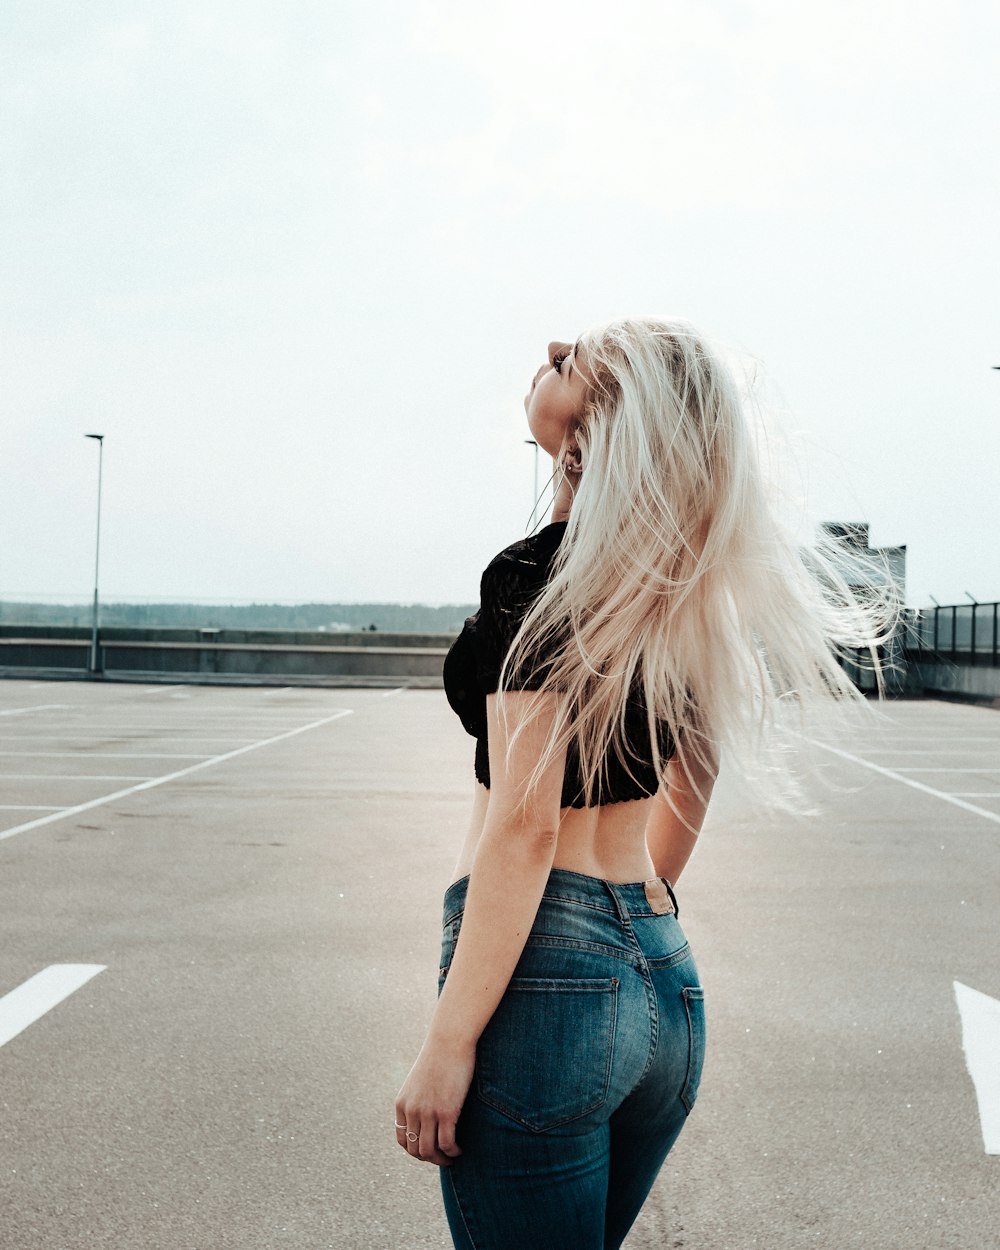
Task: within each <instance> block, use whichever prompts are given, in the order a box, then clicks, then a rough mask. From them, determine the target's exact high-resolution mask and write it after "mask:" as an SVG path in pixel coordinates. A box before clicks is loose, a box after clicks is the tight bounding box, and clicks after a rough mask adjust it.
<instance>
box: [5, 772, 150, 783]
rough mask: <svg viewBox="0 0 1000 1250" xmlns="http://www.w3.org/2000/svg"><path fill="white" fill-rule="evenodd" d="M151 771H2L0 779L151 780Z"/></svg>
mask: <svg viewBox="0 0 1000 1250" xmlns="http://www.w3.org/2000/svg"><path fill="white" fill-rule="evenodd" d="M152 779H153V774H151V773H0V781H151V780H152Z"/></svg>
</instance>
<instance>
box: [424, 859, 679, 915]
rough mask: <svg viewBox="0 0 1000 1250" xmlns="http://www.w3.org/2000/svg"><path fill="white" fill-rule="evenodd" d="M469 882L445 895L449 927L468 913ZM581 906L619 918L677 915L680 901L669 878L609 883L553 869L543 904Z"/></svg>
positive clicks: (462, 879)
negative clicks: (547, 901)
mask: <svg viewBox="0 0 1000 1250" xmlns="http://www.w3.org/2000/svg"><path fill="white" fill-rule="evenodd" d="M468 886H469V878H468V877H467V876H466V877H460V878H459V880H458V881H455V882H453V883H452V884H451V885H450V886H449V887H448V889H447V890H446V891H445V895H444V923H445V924H449V923H450V922H451V921H452V920H454V919H455V918H456V916H458V915H460V914H461V913H462V912H463V911H464V910H465V893H466V890H467V889H468ZM546 899H548V900H549V901H551V902H559V903H577V904H579V905H580V906H583V907H591V908H594V909H595V910H597V911H606V912H609V913H611V914H612V915H617V916H663V915H666V914H673V915H675V916H676V915H677V912H678V908H677V898H676V896H675V895H674V891H673V888H672V887H671V885H670V882H669V881H668V880H667V879H666V877H650V878H649V879H648V880H647V881H629V882H625V883H623V882H620V881H605V880H603V879H602V878H601V877H588V876H586V875H585V874H584V873H581V872H570V870H569V869H568V868H553V869H552V871H551V872H550V873H549V878H548V880H547V881H546V883H545V889H544V890H543V891H542V903H543V904H544V903H545V901H546Z"/></svg>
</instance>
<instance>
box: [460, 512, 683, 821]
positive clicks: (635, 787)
mask: <svg viewBox="0 0 1000 1250" xmlns="http://www.w3.org/2000/svg"><path fill="white" fill-rule="evenodd" d="M565 532H566V522H565V521H553V522H552V524H551V525H546V526H545V528H544V529H542V530H539V532H538V533H537V534H534V535H532V536H531V537H530V538H522V539H520V540H519V541H518V542H516V543H512V544H511V545H510V546H509V547H506V548H505V549H504V550H503V551H501V552H500V554H499V555H498V556H496V557H495V558H494V559H493V560H491V561H490V563H489V564H488V565H487V566H486V570H485V572H484V573H483V577H482V581H481V583H480V589H479V594H480V606H479V611H478V612H476V613H475V614H474V615H472V616H470V617H469V618H468V619H467V620H466V622H465V625H464V627H463V629H462V632H461V633H460V634H459V636H458V637H457V638H456V639H455V641H454V642H453V643H452V645H451V648H450V650H449V651H448V655H447V656H446V658H445V662H444V689H445V694H446V695H447V698H448V702H449V703H450V704H451V706H452V708H453V709H454V711H455V712H457V714H458V716H459V718H460V720H461V722H462V724H463V725H464V726H465V729H466V731H467V732H468V733H470V734H471V735H472V736H473V737H474V738H475V739H476V766H475V767H476V779H477V780H478V781H481V782H482V784H483V785H484V786H486V788H487V789H489V785H490V757H489V743H488V739H487V731H486V696H487V695H488V694H494V693H495V692H496V689H497V686H498V684H499V680H500V668H501V665H502V664H503V661H504V659H505V657H506V655H507V652H508V651H509V650H510V646H511V643H512V642H513V641H514V637H515V635H516V634H517V631H518V629H519V628H520V626H521V622H522V621H523V619H524V617H525V614H526V613H527V611H528V609H529V608H530V607H531V605H532V603H534V601H535V599H537V597H538V596H539V595H540V594H541V592H542V590H543V589H544V587H545V583H546V581H547V580H548V577H549V573H550V572H551V569H552V561H553V558H554V557H555V554H556V551H557V550H558V548H559V543H560V542H561V541H562V537H563V535H564V534H565ZM528 667H529V668H531V667H533V666H528ZM539 685H540V678H539V673H538V671H537V670H536V671H534V672H531V671H524V670H522V671H519V672H518V673H516V674H514V675H513V677H512V679H511V681H510V683H509V685H508V688H509V689H514V690H537V689H538V687H539ZM625 737H626V755H627V759H628V769H626V768H625V767H624V765H623V764H622V761H621V760H620V759H619V758H618V753H617V752H616V751H615V750H614V749H613V748H610V749H609V750H608V753H607V755H606V757H605V760H604V763H603V766H602V769H601V773H600V777H599V780H598V788H597V793H596V795H595V804H598V803H599V804H603V803H624V802H627V801H628V800H630V799H643V798H648V797H649V796H650V795H652V794H655V793H656V790H657V785H658V782H657V777H656V770H655V768H654V767H653V763H652V761H651V760H650V759H649V729H648V727H647V725H646V712H645V703H644V700H643V698H642V695H641V692H639V691H635V692H634V693H633V694H632V695H631V696H630V698H629V703H628V707H627V709H626V717H625ZM660 749H661V752H662V754H663V757H664V759H666V758H667V757H668V756H670V755H671V754H673V744H672V742H671V738H670V733H669V730H667V728H666V725H665V724H664V723H662V722H661V727H660ZM629 769H631V772H632V774H633V776H629ZM561 806H562V807H586V806H587V801H586V796H585V795H584V793H583V782H582V779H581V777H580V767H579V756H578V754H577V752H576V747H575V744H574V743H570V745H569V748H568V750H567V752H566V770H565V775H564V777H563V789H562V799H561Z"/></svg>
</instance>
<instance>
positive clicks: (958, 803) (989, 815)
mask: <svg viewBox="0 0 1000 1250" xmlns="http://www.w3.org/2000/svg"><path fill="white" fill-rule="evenodd" d="M803 736H804V735H803ZM805 741H806V742H811V743H812V744H813V746H817V747H819V748H820V749H821V750H823V751H829V752H830V754H831V755H839V756H840V757H841V759H845V760H850V761H851V763H852V764H860V765H861V767H862V768H870V769H871V770H872V772H873V773H881V775H882V776H883V777H891V778H892V779H893V781H901V782H902V783H903V785H904V786H912V787H913V789H914V790H920V791H921V793H923V794H932V795H933V796H934V797H935V798H936V799H943V800H944V801H945V802H946V803H953V804H954V805H955V807H961V808H962V809H963V810H964V811H967V812H974V813H975V814H976V815H977V816H985V817H986V819H987V820H993V821H996V823H997V824H998V825H1000V814H998V813H997V812H990V811H987V809H986V808H985V807H977V806H976V805H975V804H974V803H966V801H965V800H964V799H960V798H957V797H956V796H955V795H953V794H947V793H946V792H945V791H944V790H935V789H934V788H933V786H925V785H924V783H923V782H922V781H914V779H913V778H912V777H904V776H903V774H902V773H899V772H894V771H893V770H892V769H891V768H883V767H882V765H881V764H873V763H872V762H871V760H865V759H862V758H861V756H860V755H852V754H851V753H850V751H842V750H841V749H840V748H839V747H832V746H829V745H828V744H827V743H825V742H819V741H817V740H816V739H815V738H806V739H805ZM912 771H916V770H912ZM928 771H932V772H938V771H941V770H938V769H931V770H928ZM954 771H956V772H957V771H958V770H957V769H956V770H954ZM972 771H987V772H994V771H995V769H986V770H972ZM2 836H3V835H2V834H0V837H2Z"/></svg>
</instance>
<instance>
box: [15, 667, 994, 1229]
mask: <svg viewBox="0 0 1000 1250" xmlns="http://www.w3.org/2000/svg"><path fill="white" fill-rule="evenodd" d="M817 758H818V759H820V760H821V761H824V764H825V767H824V775H823V778H822V779H821V780H816V781H810V782H809V790H810V795H811V799H812V802H813V805H814V807H815V813H814V814H813V815H812V816H810V817H808V818H801V817H800V818H793V817H789V816H783V815H777V816H776V815H774V814H763V813H762V812H761V811H760V809H759V807H757V806H755V805H754V804H753V803H751V802H750V801H749V800H748V799H747V798H746V796H744V795H742V794H741V793H740V792H739V791H738V789H737V788H736V787H735V786H734V785H732V783H731V782H730V781H728V780H726V779H725V777H724V778H723V781H722V782H721V784H720V788H719V791H718V793H717V797H716V800H715V801H714V803H713V807H712V811H711V813H710V817H709V821H708V824H707V827H706V829H705V831H704V833H703V835H702V838H701V843H700V846H699V848H698V850H697V852H696V854H695V857H694V859H693V860H692V862H691V864H690V866H689V868H688V870H687V872H686V873H685V875H684V878H683V880H682V881H681V883H680V889H679V891H678V893H679V896H680V904H681V922H682V924H683V925H684V927H685V929H686V931H687V933H688V936H689V938H690V940H691V942H692V945H693V947H694V949H695V952H696V956H697V958H698V961H699V965H700V969H701V975H702V979H703V982H704V984H705V987H706V1003H707V1011H708V1023H709V1030H710V1035H709V1057H708V1063H707V1065H706V1071H705V1076H704V1080H703V1084H702V1090H701V1095H700V1098H699V1102H698V1105H697V1107H696V1109H695V1111H694V1113H693V1115H692V1117H691V1121H690V1124H689V1125H688V1127H687V1129H686V1130H685V1133H684V1134H683V1135H682V1138H681V1140H680V1143H679V1144H678V1146H677V1148H676V1150H675V1152H674V1153H673V1155H672V1156H671V1158H670V1160H669V1161H668V1164H667V1167H666V1168H665V1170H664V1172H663V1174H662V1175H661V1177H660V1179H659V1181H658V1183H657V1186H656V1188H655V1190H654V1193H653V1195H652V1197H651V1199H650V1201H649V1203H648V1204H647V1208H646V1210H645V1211H644V1213H643V1215H642V1216H641V1218H640V1220H639V1222H638V1224H637V1225H636V1227H635V1229H634V1231H633V1233H632V1235H631V1236H630V1238H629V1240H628V1242H627V1243H626V1246H627V1248H628V1250H646V1248H649V1250H652V1248H653V1247H657V1248H659V1247H663V1246H671V1247H680V1246H684V1247H689V1248H690V1250H746V1248H749V1247H754V1246H758V1247H761V1248H762V1250H793V1248H794V1250H800V1248H801V1247H807V1246H818V1247H823V1248H824V1250H826V1248H828V1247H836V1248H837V1250H844V1248H846V1247H852V1246H857V1247H861V1248H864V1250H980V1248H984V1250H985V1247H987V1246H993V1245H997V1244H1000V1157H997V1156H996V1155H993V1154H988V1153H986V1151H985V1149H984V1144H985V1143H984V1132H986V1131H988V1126H989V1122H990V1120H989V1117H990V1115H991V1105H992V1104H989V1102H988V1100H987V1103H986V1104H984V1106H983V1107H982V1108H981V1107H980V1106H979V1105H977V1098H976V1091H975V1088H974V1086H973V1082H972V1080H971V1079H970V1075H969V1071H968V1069H967V1065H966V1057H965V1054H964V1052H963V1035H962V1027H961V1021H960V1016H959V1011H958V1008H957V1006H956V992H955V988H954V983H955V982H956V981H957V982H959V983H961V984H962V985H965V986H968V987H970V988H971V989H972V990H975V991H978V992H979V993H980V994H982V995H988V996H990V997H992V998H994V999H995V998H1000V926H998V920H997V918H998V916H1000V714H998V713H997V712H996V711H995V710H990V709H986V708H982V707H977V706H969V705H963V704H956V703H944V702H930V701H928V702H916V701H913V702H897V703H892V704H889V705H887V707H886V708H885V710H884V712H883V713H882V715H881V720H879V719H878V718H877V717H873V718H872V719H871V721H870V723H869V724H868V725H867V727H864V728H862V729H860V730H858V731H857V732H855V733H853V734H852V735H851V736H850V738H849V740H845V739H841V740H839V741H838V742H836V743H835V744H833V749H829V748H822V749H819V750H818V752H817ZM473 784H474V783H473V781H472V740H471V739H470V738H468V737H467V736H466V735H465V734H464V732H463V731H462V729H461V726H460V725H459V723H458V721H457V719H456V718H455V717H454V716H453V715H452V713H451V712H450V710H449V709H448V707H447V704H446V703H445V700H444V697H443V695H442V693H441V692H440V691H436V690H411V689H395V690H392V689H390V690H379V689H360V690H352V689H338V690H330V689H308V688H297V687H296V688H286V689H283V688H220V687H212V686H195V685H176V686H171V685H162V684H161V685H152V686H142V685H119V684H111V683H95V682H72V681H60V682H32V681H19V680H11V681H5V682H2V683H0V909H2V914H3V917H4V922H3V932H4V940H3V946H2V953H0V1071H2V1078H0V1079H2V1082H3V1103H4V1107H3V1132H2V1134H0V1176H2V1178H3V1182H2V1195H3V1196H2V1203H3V1217H2V1223H0V1245H2V1246H3V1247H4V1250H6V1247H8V1246H9V1247H11V1250H14V1248H16V1250H22V1248H23V1250H33V1248H34V1247H56V1246H58V1247H60V1250H84V1248H86V1250H98V1248H99V1247H115V1250H121V1248H122V1247H133V1246H134V1247H140V1246H141V1247H143V1250H188V1248H191V1250H221V1248H223V1247H228V1246H233V1247H236V1246H239V1247H241V1248H242V1250H251V1248H254V1247H261V1248H263V1247H268V1248H269V1250H270V1248H271V1247H282V1246H289V1247H302V1248H306V1247H308V1248H309V1250H318V1248H320V1247H338V1250H339V1248H341V1247H343V1248H345V1250H369V1248H370V1250H389V1247H403V1248H405V1250H418V1248H423V1247H427V1248H433V1250H445V1248H446V1247H448V1246H449V1245H450V1242H449V1239H448V1236H447V1232H446V1229H445V1225H444V1219H443V1215H442V1214H441V1210H440V1203H439V1199H438V1192H437V1177H436V1175H435V1172H434V1169H432V1168H431V1167H429V1166H426V1165H423V1166H422V1165H418V1164H414V1163H413V1162H412V1161H411V1160H410V1159H408V1158H407V1157H406V1156H405V1155H404V1154H403V1152H402V1151H400V1150H399V1148H398V1146H397V1145H396V1142H395V1134H394V1132H393V1129H392V1120H393V1100H394V1097H395V1093H396V1090H397V1088H398V1086H399V1084H400V1083H401V1081H402V1079H403V1077H404V1075H405V1073H406V1071H407V1069H408V1066H409V1064H410V1062H411V1061H412V1059H413V1058H414V1057H415V1054H416V1051H417V1049H418V1047H419V1045H420V1042H421V1040H422V1034H423V1030H424V1028H425V1026H426V1022H427V1020H428V1017H429V1015H430V1012H431V1009H432V1006H433V1001H434V992H435V984H436V974H437V966H438V945H439V935H438V921H439V903H440V896H441V893H442V891H443V889H444V887H445V885H446V884H447V882H448V881H449V879H450V871H451V868H452V864H453V862H454V859H455V856H456V853H457V847H458V842H459V839H460V837H461V835H462V833H463V831H464V827H465V823H466V820H467V815H468V809H469V802H470V799H471V794H472V786H473ZM67 968H68V969H70V970H67ZM74 968H75V969H76V971H75V972H74V971H72V969H74ZM50 969H55V971H51V972H50V971H48V970H50ZM60 969H61V971H60ZM39 974H45V975H44V976H42V978H41V980H37V981H35V982H33V984H32V986H27V988H22V987H25V986H26V985H27V983H28V982H30V981H31V980H32V978H36V977H37V976H38V975H39ZM3 996H6V997H3ZM5 1028H6V1030H7V1034H8V1035H9V1037H8V1040H6V1041H5V1042H4V1036H5V1035H4V1029H5ZM11 1030H14V1031H13V1032H11ZM966 1044H967V1045H968V1044H969V1039H968V1037H967V1038H966ZM998 1045H1000V1042H998ZM981 1112H982V1114H981ZM992 1114H993V1115H994V1116H995V1117H996V1121H995V1122H1000V1107H994V1108H993V1112H992Z"/></svg>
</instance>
